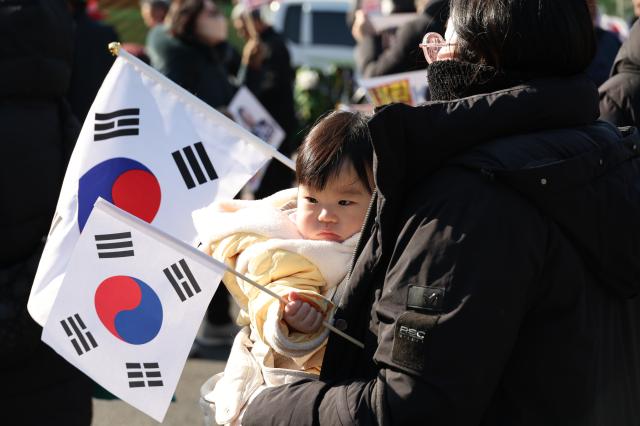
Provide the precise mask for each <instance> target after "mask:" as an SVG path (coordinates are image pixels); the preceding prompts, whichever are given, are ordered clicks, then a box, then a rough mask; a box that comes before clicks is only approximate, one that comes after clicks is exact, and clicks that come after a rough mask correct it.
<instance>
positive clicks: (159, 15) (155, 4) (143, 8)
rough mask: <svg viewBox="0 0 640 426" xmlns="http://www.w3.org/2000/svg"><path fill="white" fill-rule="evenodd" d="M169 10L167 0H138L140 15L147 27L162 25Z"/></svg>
mask: <svg viewBox="0 0 640 426" xmlns="http://www.w3.org/2000/svg"><path fill="white" fill-rule="evenodd" d="M168 11H169V0H140V16H142V20H143V21H144V24H145V25H146V26H147V28H153V27H155V26H157V25H162V23H163V22H164V18H165V17H166V16H167V12H168Z"/></svg>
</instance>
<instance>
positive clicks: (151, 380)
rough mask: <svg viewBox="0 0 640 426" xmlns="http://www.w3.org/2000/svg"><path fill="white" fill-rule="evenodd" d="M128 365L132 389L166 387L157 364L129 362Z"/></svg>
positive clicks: (128, 376)
mask: <svg viewBox="0 0 640 426" xmlns="http://www.w3.org/2000/svg"><path fill="white" fill-rule="evenodd" d="M126 365H127V379H129V387H130V388H143V387H145V386H148V387H157V386H164V384H163V383H162V380H161V379H162V375H161V374H160V366H159V365H158V363H157V362H143V363H139V362H127V363H126Z"/></svg>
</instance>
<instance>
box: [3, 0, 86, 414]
mask: <svg viewBox="0 0 640 426" xmlns="http://www.w3.org/2000/svg"><path fill="white" fill-rule="evenodd" d="M0 41H1V43H0V203H1V204H0V205H1V206H2V208H1V209H0V234H1V235H2V237H1V241H2V244H0V377H1V378H2V379H1V380H2V383H3V384H4V386H1V387H0V388H1V389H0V400H1V401H2V407H3V415H4V417H5V418H6V419H17V420H14V421H13V422H18V423H20V424H25V425H28V424H40V423H42V422H43V419H46V420H44V422H46V423H48V424H65V425H87V424H89V423H90V422H91V386H92V382H91V380H90V379H88V378H87V377H86V376H85V375H84V374H82V373H81V372H80V371H78V370H77V369H76V368H74V367H73V366H71V365H70V364H69V363H67V362H66V361H65V360H64V359H62V358H61V357H59V356H58V355H57V354H56V353H55V352H54V351H53V350H52V349H50V348H48V346H46V345H45V344H44V343H43V342H42V341H41V340H40V336H41V334H42V329H41V328H40V327H39V326H38V325H37V324H36V323H35V322H34V321H33V320H32V319H31V318H30V317H29V314H28V313H27V299H28V297H29V291H30V289H31V284H32V282H33V277H34V275H35V272H36V268H37V266H38V260H39V257H40V254H41V251H42V241H43V239H44V238H45V236H46V235H47V232H48V229H49V225H50V223H51V218H52V217H53V214H54V210H55V206H56V202H57V200H58V194H59V191H60V185H61V184H62V178H63V175H64V171H65V168H66V162H67V159H68V157H69V155H70V153H71V150H72V148H73V145H74V143H75V141H76V137H77V133H78V131H79V124H78V123H77V121H76V120H75V117H74V116H73V114H72V113H71V109H70V108H69V106H68V104H67V103H66V101H65V100H64V95H65V94H66V92H67V88H68V86H69V78H70V75H71V60H72V46H73V25H72V21H71V16H70V15H69V13H68V11H67V2H66V1H64V0H23V1H4V2H2V1H0ZM34 401H39V402H38V409H37V410H34V409H33V403H34ZM7 421H8V420H5V423H6V422H7Z"/></svg>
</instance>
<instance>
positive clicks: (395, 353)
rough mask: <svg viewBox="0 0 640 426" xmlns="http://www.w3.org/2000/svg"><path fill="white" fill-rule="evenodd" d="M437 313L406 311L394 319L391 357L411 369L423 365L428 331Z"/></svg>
mask: <svg viewBox="0 0 640 426" xmlns="http://www.w3.org/2000/svg"><path fill="white" fill-rule="evenodd" d="M439 318H440V316H439V315H425V314H422V313H418V312H412V311H407V312H405V313H403V314H402V315H400V317H399V318H398V320H397V321H396V328H395V332H394V336H393V350H392V353H391V359H392V360H393V361H394V362H396V363H398V364H400V365H402V366H405V367H408V368H410V369H412V370H416V371H421V370H422V369H423V367H424V362H425V356H426V346H427V344H428V339H429V332H430V331H431V330H432V329H433V328H434V327H435V326H436V324H437V323H438V319H439Z"/></svg>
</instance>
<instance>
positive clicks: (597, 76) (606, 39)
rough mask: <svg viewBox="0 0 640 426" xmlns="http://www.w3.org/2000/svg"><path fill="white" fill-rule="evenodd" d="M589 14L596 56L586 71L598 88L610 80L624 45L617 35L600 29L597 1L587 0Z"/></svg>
mask: <svg viewBox="0 0 640 426" xmlns="http://www.w3.org/2000/svg"><path fill="white" fill-rule="evenodd" d="M587 5H588V7H589V12H590V13H591V18H592V20H593V28H594V31H595V34H596V54H595V56H594V58H593V60H592V61H591V64H589V67H588V68H587V70H586V73H587V75H588V76H589V78H591V80H593V82H594V83H595V84H596V86H600V85H601V84H602V83H604V82H605V81H607V79H608V78H609V72H610V71H611V66H612V65H613V61H614V59H615V58H616V55H617V54H618V50H620V46H621V45H622V43H621V42H620V38H619V37H618V35H617V34H615V33H614V32H612V31H608V30H605V29H604V28H600V26H599V25H598V4H597V1H596V0H587Z"/></svg>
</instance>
